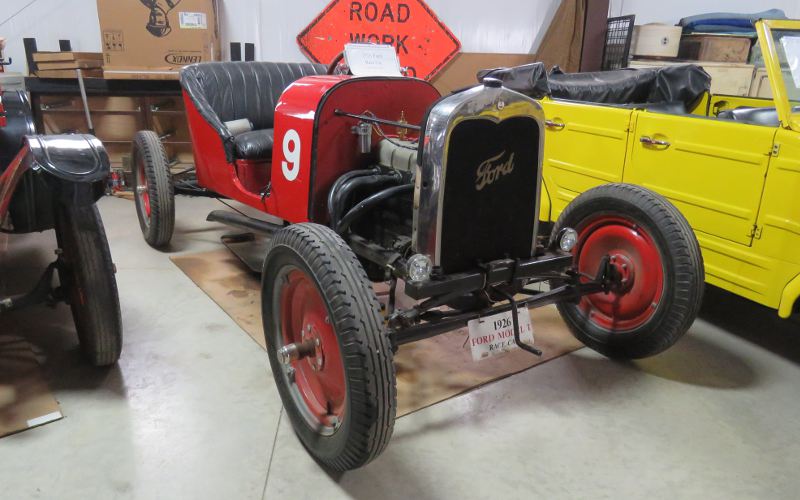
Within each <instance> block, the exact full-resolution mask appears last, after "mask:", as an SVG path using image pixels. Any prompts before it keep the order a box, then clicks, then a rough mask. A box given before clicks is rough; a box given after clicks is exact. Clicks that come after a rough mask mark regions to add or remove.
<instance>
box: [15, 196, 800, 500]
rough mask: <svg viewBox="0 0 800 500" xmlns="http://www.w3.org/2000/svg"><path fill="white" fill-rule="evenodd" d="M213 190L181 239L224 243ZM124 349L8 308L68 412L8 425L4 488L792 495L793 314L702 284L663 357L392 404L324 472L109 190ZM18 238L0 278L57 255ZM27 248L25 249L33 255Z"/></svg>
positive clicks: (132, 494) (106, 206)
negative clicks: (108, 353) (344, 462)
mask: <svg viewBox="0 0 800 500" xmlns="http://www.w3.org/2000/svg"><path fill="white" fill-rule="evenodd" d="M220 207H221V205H220V204H219V203H218V202H216V201H213V200H208V199H190V198H181V199H179V201H178V209H179V210H178V217H177V228H176V234H175V239H174V244H173V247H172V249H171V251H172V253H173V254H174V253H181V252H195V251H202V250H208V249H216V248H219V247H220V243H219V240H218V238H219V236H220V235H221V234H223V233H224V232H225V231H226V230H225V228H222V227H221V226H218V225H216V224H211V223H207V222H205V221H204V219H205V214H206V213H207V212H208V211H209V210H211V209H214V208H220ZM100 208H101V211H102V214H103V217H104V219H105V223H106V228H107V231H108V234H109V240H110V243H111V250H112V254H113V256H114V260H115V262H116V265H117V269H118V274H117V281H118V283H119V289H120V296H121V301H122V314H123V321H124V325H125V345H124V350H123V356H122V360H121V361H120V362H119V365H118V366H116V367H113V368H111V369H106V370H97V369H94V368H91V367H89V366H86V365H85V364H84V363H83V362H82V360H81V359H80V357H79V355H78V352H77V350H76V340H75V336H74V332H73V327H72V322H71V318H70V315H69V313H68V310H67V308H66V307H63V306H62V307H60V308H59V309H57V310H56V311H45V310H44V309H34V310H29V311H26V312H23V313H16V314H14V315H13V316H6V317H4V318H2V320H0V333H20V332H22V333H23V334H25V335H26V336H28V337H29V338H30V339H31V340H32V341H33V343H34V344H35V345H36V346H37V348H38V349H39V350H40V351H41V354H42V356H43V358H45V359H46V361H45V371H46V377H47V380H48V381H49V383H50V385H51V387H52V389H53V390H54V392H55V394H56V397H57V398H58V400H59V402H60V403H61V408H62V411H63V413H64V414H65V415H66V417H65V418H64V419H63V420H61V421H58V422H54V423H51V424H48V425H45V426H43V427H40V428H36V429H32V430H29V431H26V432H22V433H19V434H16V435H13V436H9V437H5V438H2V439H0V497H2V498H8V499H15V500H16V499H25V498H59V499H72V498H75V499H87V498H143V499H152V498H165V499H175V498H191V499H206V498H208V499H218V498H226V499H227V498H230V499H259V498H314V499H326V500H327V499H334V498H359V499H372V498H404V499H405V498H414V499H416V500H425V499H434V498H435V499H439V498H459V499H468V498H489V497H492V498H548V499H555V498H614V499H620V498H648V499H659V498H665V499H673V498H681V499H690V498H698V499H699V498H702V499H716V498H719V499H723V498H724V499H734V498H735V499H738V498H753V499H767V498H769V499H777V498H787V499H788V498H798V495H800V493H798V491H800V478H799V477H798V470H800V419H799V418H798V415H800V398H799V397H798V391H797V387H798V383H800V365H799V363H800V325H799V324H798V322H797V321H796V320H792V321H779V320H777V317H776V316H775V314H774V313H773V312H771V311H768V310H766V309H763V308H761V307H759V306H756V305H754V304H752V303H749V302H747V301H744V300H741V299H738V298H737V297H734V296H732V295H730V294H727V293H724V292H721V291H719V290H716V289H711V290H709V292H708V293H707V297H706V305H705V306H704V309H703V313H702V317H701V318H700V319H698V320H697V322H696V323H695V324H694V326H693V327H692V329H691V331H690V333H689V334H688V335H687V336H686V337H685V338H684V339H683V340H681V342H680V343H678V344H677V345H676V346H675V347H674V348H673V349H671V350H670V351H668V352H667V353H665V354H663V355H661V356H658V357H655V358H652V359H649V360H645V361H639V362H635V363H619V362H612V361H609V360H606V359H604V358H602V357H600V356H598V355H596V354H594V353H592V352H590V351H588V350H587V349H582V350H580V351H577V352H576V353H574V354H572V355H569V356H565V357H562V358H560V359H557V360H555V361H552V362H549V363H546V364H544V365H542V366H539V367H537V368H535V369H532V370H529V371H527V372H525V373H522V374H519V375H516V376H514V377H511V378H508V379H505V380H502V381H499V382H496V383H493V384H490V385H488V386H485V387H483V388H481V389H478V390H476V391H473V392H471V393H469V394H466V395H463V396H461V397H457V398H454V399H451V400H449V401H447V402H444V403H441V404H438V405H435V406H433V407H431V408H428V409H426V410H422V411H419V412H417V413H414V414H411V415H409V416H406V417H403V418H400V419H399V420H398V421H397V424H396V427H395V434H394V438H393V440H392V442H391V444H390V446H389V448H388V449H387V451H386V452H385V453H384V454H383V455H382V456H381V457H380V458H379V459H378V460H376V461H375V462H374V463H372V464H370V465H369V466H367V467H365V468H363V469H361V470H358V471H355V472H350V473H347V474H344V475H330V474H328V473H326V472H324V471H323V470H321V469H320V468H319V467H318V466H317V465H316V464H315V463H314V462H313V461H312V460H311V459H310V458H309V457H308V455H307V454H306V452H305V451H304V449H303V448H302V447H301V445H300V443H299V441H298V440H297V438H296V437H295V436H294V434H293V433H292V430H291V428H290V426H289V425H288V421H287V419H286V418H285V416H284V415H282V410H281V404H280V400H279V398H278V395H277V392H276V390H275V387H274V384H273V382H272V380H271V378H272V376H271V374H270V372H269V370H268V362H267V357H266V355H265V354H264V352H263V351H262V350H261V349H260V348H259V347H258V346H257V345H256V344H255V343H254V342H253V341H252V340H251V339H250V338H249V337H248V336H247V335H246V334H245V333H244V332H242V331H241V330H240V329H239V328H238V327H237V326H236V325H235V324H234V323H233V321H232V320H231V319H230V318H229V317H228V316H227V315H226V314H225V313H224V312H223V311H222V310H221V309H220V308H219V307H217V306H216V304H214V303H213V302H212V301H211V300H210V299H209V298H208V297H206V295H205V294H204V293H203V292H202V291H201V290H200V289H198V288H197V287H196V286H195V285H194V284H193V283H192V282H191V281H190V280H189V279H188V278H187V277H186V276H185V275H184V274H183V273H182V272H181V271H180V270H179V269H178V268H177V267H175V266H174V265H173V264H172V263H171V262H170V261H169V255H170V254H165V253H159V252H157V251H155V250H152V249H151V248H149V247H148V246H147V245H146V244H145V243H144V241H143V240H142V238H141V236H140V233H139V228H138V224H137V222H136V216H135V213H134V209H133V204H132V203H131V202H128V201H125V200H121V199H115V198H106V199H103V200H102V201H101V202H100ZM50 238H51V236H50V235H46V234H45V235H34V236H27V237H14V238H12V239H11V246H12V248H11V250H12V251H11V252H10V253H8V254H5V255H4V257H3V259H4V260H2V261H0V266H1V267H0V271H2V274H0V283H2V282H5V283H6V288H8V284H9V283H11V284H14V283H18V282H19V279H18V278H19V277H20V276H21V275H23V274H30V273H31V268H35V267H37V266H39V265H41V264H42V263H43V262H46V261H47V260H48V259H50V256H51V254H50V253H49V252H50V250H49V248H50V246H49V245H46V244H44V243H43V241H44V242H47V241H50ZM26 249H28V251H25V250H26Z"/></svg>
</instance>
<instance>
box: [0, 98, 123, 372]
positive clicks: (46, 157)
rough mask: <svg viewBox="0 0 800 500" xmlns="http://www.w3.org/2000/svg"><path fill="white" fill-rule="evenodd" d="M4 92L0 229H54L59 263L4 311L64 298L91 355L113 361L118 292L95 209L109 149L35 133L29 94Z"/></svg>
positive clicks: (98, 361)
mask: <svg viewBox="0 0 800 500" xmlns="http://www.w3.org/2000/svg"><path fill="white" fill-rule="evenodd" d="M0 95H1V96H2V97H0V99H1V100H0V231H2V232H3V233H7V234H21V233H31V232H39V231H47V230H50V229H54V230H55V232H56V237H57V242H58V248H56V249H55V260H54V261H53V262H52V263H51V264H50V265H49V266H48V267H47V269H46V270H45V272H44V274H43V275H42V276H41V278H40V279H39V280H38V282H36V283H33V284H32V285H31V287H30V289H29V290H30V291H28V292H27V293H25V294H22V295H15V296H9V297H6V296H0V315H3V314H5V313H7V312H9V311H14V310H18V309H22V308H25V307H28V306H31V305H35V304H41V303H47V304H51V305H55V304H57V303H59V302H65V303H67V304H69V305H70V307H71V309H72V316H73V318H74V320H75V328H76V330H77V333H78V338H79V340H80V345H81V349H82V350H83V352H84V354H85V355H86V357H87V358H88V360H89V361H90V362H91V363H92V364H94V365H96V366H104V365H110V364H113V363H115V362H116V361H117V360H118V359H119V355H120V351H121V349H122V322H121V319H120V308H119V295H118V293H117V282H116V279H115V277H114V264H113V263H112V261H111V253H110V252H109V249H108V241H107V240H106V235H105V230H104V228H103V222H102V220H101V219H100V214H99V213H98V211H97V207H96V206H95V202H96V201H97V200H98V199H99V198H100V197H101V196H102V195H103V193H104V191H105V185H106V179H107V177H108V173H109V168H110V166H109V159H108V154H107V153H106V151H105V148H104V147H103V144H102V143H101V142H100V141H99V140H98V139H97V138H95V137H93V136H90V135H79V134H72V135H36V130H35V127H34V124H33V120H32V116H31V110H30V106H29V104H28V100H27V96H26V95H25V93H24V92H17V91H13V92H12V91H8V92H2V94H0ZM56 274H57V275H58V276H57V279H56ZM2 279H3V277H2V276H0V282H1V281H2Z"/></svg>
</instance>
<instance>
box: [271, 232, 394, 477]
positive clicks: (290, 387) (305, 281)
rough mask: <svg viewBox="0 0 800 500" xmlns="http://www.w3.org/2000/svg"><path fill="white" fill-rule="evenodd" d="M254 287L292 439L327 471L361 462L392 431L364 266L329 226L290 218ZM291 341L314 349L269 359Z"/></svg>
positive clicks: (383, 348) (386, 376) (379, 335)
mask: <svg viewBox="0 0 800 500" xmlns="http://www.w3.org/2000/svg"><path fill="white" fill-rule="evenodd" d="M261 289H262V294H261V297H262V313H263V314H262V317H263V322H264V332H265V336H266V342H267V352H268V354H269V361H270V365H271V366H272V372H273V375H274V378H275V383H276V384H277V386H278V392H279V393H280V395H281V399H282V401H283V406H284V408H285V409H286V414H287V415H288V416H289V419H290V420H291V422H292V426H293V427H294V430H295V432H296V433H297V435H298V437H299V438H300V441H301V442H302V443H303V445H304V446H305V447H306V448H307V449H308V451H309V452H310V453H311V455H312V456H313V457H314V458H315V459H317V460H318V461H320V462H321V463H323V464H324V465H325V466H327V467H329V468H331V469H334V470H339V471H344V470H350V469H355V468H357V467H361V466H363V465H365V464H366V463H368V462H370V461H371V460H373V459H374V458H375V457H377V456H378V455H379V454H380V453H381V452H382V451H383V450H384V448H385V447H386V445H387V443H388V442H389V438H390V437H391V435H392V431H393V428H394V418H395V413H396V399H397V395H396V389H395V370H394V363H393V353H392V348H391V345H390V342H389V338H388V336H387V335H386V333H385V331H384V329H383V320H382V318H381V315H380V307H379V303H378V299H377V297H376V296H375V292H374V291H373V289H372V285H371V283H370V282H369V280H368V279H367V276H366V273H365V272H364V268H363V267H361V265H360V264H359V262H358V259H357V258H356V256H355V254H354V253H353V251H352V250H351V249H350V247H349V246H347V244H346V243H345V242H344V241H343V240H342V238H341V237H339V235H337V234H336V233H335V232H333V231H332V230H330V229H329V228H327V227H325V226H321V225H318V224H296V225H292V226H289V227H286V228H284V229H282V230H281V231H279V232H278V233H277V234H276V235H275V237H274V238H273V240H272V242H271V245H270V248H269V251H268V253H267V257H266V259H265V261H264V270H263V274H262V285H261ZM309 342H311V344H309ZM304 343H305V344H304ZM292 344H294V345H298V344H304V345H306V346H312V345H313V346H315V347H313V348H311V349H312V352H310V354H308V355H307V356H306V357H303V358H300V359H295V360H292V361H286V362H284V361H282V360H281V359H279V350H280V349H281V348H283V347H285V346H287V345H292ZM307 352H308V351H307Z"/></svg>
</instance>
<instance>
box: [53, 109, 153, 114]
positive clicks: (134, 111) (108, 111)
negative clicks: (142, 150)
mask: <svg viewBox="0 0 800 500" xmlns="http://www.w3.org/2000/svg"><path fill="white" fill-rule="evenodd" d="M41 109H42V113H81V114H83V113H85V111H84V110H82V109H63V108H54V109H48V108H41ZM141 112H142V110H141V109H131V110H116V109H90V110H89V113H90V114H101V113H102V114H104V115H132V114H139V113H141Z"/></svg>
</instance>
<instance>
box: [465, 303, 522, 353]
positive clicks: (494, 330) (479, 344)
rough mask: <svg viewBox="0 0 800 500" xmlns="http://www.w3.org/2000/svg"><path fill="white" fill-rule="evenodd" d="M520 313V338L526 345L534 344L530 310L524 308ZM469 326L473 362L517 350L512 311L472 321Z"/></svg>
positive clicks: (518, 315) (518, 317)
mask: <svg viewBox="0 0 800 500" xmlns="http://www.w3.org/2000/svg"><path fill="white" fill-rule="evenodd" d="M518 311H519V312H518V314H517V319H518V321H519V338H520V340H521V341H522V342H525V343H526V344H533V325H531V316H530V314H528V309H527V308H522V309H518ZM467 326H468V327H469V347H470V352H472V360H473V361H480V360H482V359H487V358H489V357H491V356H496V355H498V354H503V353H505V352H508V351H509V350H512V349H517V343H516V341H515V339H514V320H513V319H512V318H511V311H506V312H503V313H498V314H495V315H492V316H489V317H487V318H476V319H473V320H470V322H469V323H467Z"/></svg>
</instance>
